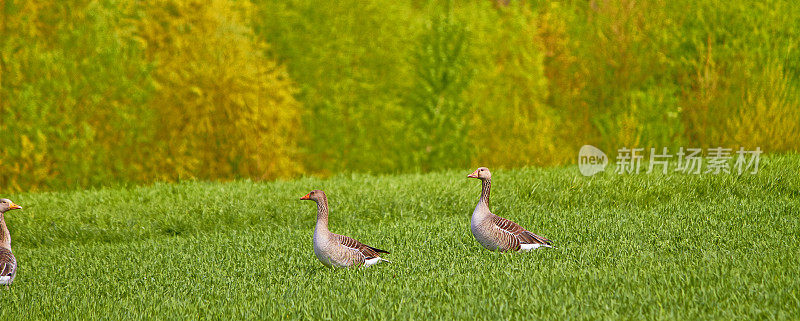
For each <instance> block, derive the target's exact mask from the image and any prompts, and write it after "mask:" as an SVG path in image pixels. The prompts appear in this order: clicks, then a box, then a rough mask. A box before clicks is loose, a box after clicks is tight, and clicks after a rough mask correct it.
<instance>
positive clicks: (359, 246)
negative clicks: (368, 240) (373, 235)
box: [336, 234, 389, 259]
mask: <svg viewBox="0 0 800 321" xmlns="http://www.w3.org/2000/svg"><path fill="white" fill-rule="evenodd" d="M336 241H337V242H339V244H341V245H342V246H344V247H347V248H350V249H353V250H355V251H358V252H359V253H361V255H364V258H365V259H372V258H376V257H379V256H380V254H378V253H389V252H386V251H384V250H381V249H377V248H374V247H371V246H367V245H364V244H363V243H361V242H359V241H356V240H355V239H353V238H351V237H347V236H344V235H338V234H337V235H336Z"/></svg>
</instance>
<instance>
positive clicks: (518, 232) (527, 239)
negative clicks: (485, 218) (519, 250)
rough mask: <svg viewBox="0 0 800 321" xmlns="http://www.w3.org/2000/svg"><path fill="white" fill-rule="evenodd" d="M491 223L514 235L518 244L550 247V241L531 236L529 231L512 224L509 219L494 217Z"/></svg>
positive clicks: (534, 235)
mask: <svg viewBox="0 0 800 321" xmlns="http://www.w3.org/2000/svg"><path fill="white" fill-rule="evenodd" d="M492 221H493V223H494V224H495V225H496V226H497V227H498V228H499V229H500V230H502V231H503V232H506V233H508V234H511V235H514V237H516V238H517V240H518V241H519V243H520V244H545V245H551V244H550V240H548V239H546V238H544V237H541V236H539V235H536V234H533V233H531V232H530V231H528V230H526V229H524V228H523V227H522V226H519V224H517V223H514V222H513V221H511V220H509V219H505V218H502V217H500V216H497V215H495V216H494V217H493V218H492Z"/></svg>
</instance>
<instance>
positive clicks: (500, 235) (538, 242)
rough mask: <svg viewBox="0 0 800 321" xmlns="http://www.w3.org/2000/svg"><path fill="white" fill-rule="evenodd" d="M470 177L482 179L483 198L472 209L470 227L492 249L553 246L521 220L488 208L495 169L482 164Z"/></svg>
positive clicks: (479, 240) (514, 249)
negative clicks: (492, 170) (515, 220)
mask: <svg viewBox="0 0 800 321" xmlns="http://www.w3.org/2000/svg"><path fill="white" fill-rule="evenodd" d="M467 177H469V178H477V179H480V180H481V182H482V190H481V198H480V199H479V200H478V205H477V206H475V211H473V212H472V219H471V220H470V229H472V235H474V236H475V239H476V240H478V243H481V245H483V247H485V248H487V249H489V250H492V251H502V252H506V251H530V250H533V249H537V248H540V247H553V246H552V245H551V243H550V240H548V239H546V238H544V237H541V236H539V235H536V234H533V233H531V232H530V231H528V230H526V229H524V228H522V226H519V224H517V223H514V222H512V221H511V220H507V219H505V218H502V217H500V216H497V215H494V214H492V212H491V211H489V193H490V192H491V190H492V173H491V172H489V169H488V168H486V167H479V168H478V169H476V170H475V171H474V172H472V174H470V175H467Z"/></svg>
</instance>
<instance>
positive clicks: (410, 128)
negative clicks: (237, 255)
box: [0, 0, 800, 192]
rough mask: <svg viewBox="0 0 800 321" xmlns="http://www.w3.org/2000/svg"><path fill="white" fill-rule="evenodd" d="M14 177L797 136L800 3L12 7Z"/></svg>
mask: <svg viewBox="0 0 800 321" xmlns="http://www.w3.org/2000/svg"><path fill="white" fill-rule="evenodd" d="M0 10H1V11H0V191H1V192H9V191H26V190H47V189H66V188H81V187H92V186H104V185H110V184H138V183H147V182H151V181H154V180H165V181H173V180H180V179H192V178H198V179H212V180H226V179H236V178H253V179H276V178H292V177H297V176H299V175H321V176H325V175H331V174H334V173H340V172H351V171H355V172H372V173H394V172H409V171H430V170H436V169H441V168H455V167H472V166H475V165H479V164H480V165H486V166H492V167H519V166H530V165H558V164H565V163H574V162H575V161H576V154H577V151H578V149H579V147H580V146H581V145H583V144H592V145H595V146H598V147H600V148H601V149H604V150H606V151H607V152H611V153H612V154H613V152H614V151H615V150H616V149H617V148H620V147H625V146H629V147H633V146H637V147H677V146H686V147H717V146H726V147H734V148H736V147H739V146H743V147H746V148H749V149H754V148H755V147H761V148H762V149H763V150H766V151H768V152H786V151H797V150H798V147H799V146H800V107H799V105H798V103H799V102H800V48H798V46H799V45H800V23H798V21H800V5H798V4H797V3H796V2H795V1H793V0H781V1H776V0H767V1H752V2H751V1H741V2H740V1H735V2H730V1H722V0H672V1H631V0H621V1H604V0H583V1H561V2H553V1H510V3H509V4H508V5H504V4H503V1H500V2H493V1H488V0H482V1H477V0H476V1H450V2H441V1H421V0H418V1H361V0H358V1H356V0H341V1H318V2H316V1H294V0H290V1H261V0H253V1H244V0H236V1H232V0H208V1H206V0H203V1H200V0H155V1H111V0H99V1H85V0H79V1H55V0H44V1H16V0H0Z"/></svg>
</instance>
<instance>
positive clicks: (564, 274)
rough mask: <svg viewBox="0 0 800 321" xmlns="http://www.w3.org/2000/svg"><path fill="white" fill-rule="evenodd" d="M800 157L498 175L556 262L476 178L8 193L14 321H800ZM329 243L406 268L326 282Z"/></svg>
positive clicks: (0, 308)
mask: <svg viewBox="0 0 800 321" xmlns="http://www.w3.org/2000/svg"><path fill="white" fill-rule="evenodd" d="M798 169H800V156H798V155H786V156H770V157H767V158H765V159H762V164H761V170H760V171H759V172H758V173H757V174H755V175H747V174H745V175H730V174H722V175H683V174H668V175H662V174H638V175H616V174H613V173H611V172H606V173H601V174H598V175H596V176H593V177H588V178H587V177H583V176H581V175H580V174H579V173H578V169H577V168H576V167H575V166H564V167H555V168H547V169H542V168H523V169H514V170H497V171H494V175H493V176H494V184H493V185H494V190H493V193H492V209H493V211H494V212H495V213H497V214H499V215H502V216H505V217H507V218H510V219H512V220H515V221H517V222H519V223H520V224H522V225H523V226H525V227H527V228H528V229H530V230H532V231H534V232H536V233H539V234H541V235H543V236H546V237H548V238H550V239H552V240H553V241H554V243H555V245H556V247H557V248H555V249H546V250H537V251H534V252H531V253H517V254H500V253H493V252H489V251H487V250H484V249H483V248H482V247H480V246H479V245H478V244H477V243H476V242H475V241H474V239H473V237H472V235H471V234H470V231H469V218H470V215H471V213H472V209H473V207H474V205H475V203H476V201H477V198H478V195H479V192H480V186H479V185H480V184H479V183H478V182H477V181H476V180H472V179H467V178H466V175H467V174H468V173H470V172H471V169H466V168H465V169H462V170H446V171H435V172H432V173H425V174H413V173H412V174H402V175H384V176H375V175H366V174H348V175H336V176H333V177H331V178H328V179H319V178H312V177H306V178H300V179H296V180H292V181H275V182H253V181H249V180H239V181H233V182H227V183H214V182H200V181H186V182H179V183H156V184H153V185H149V186H141V187H129V188H114V189H111V188H108V189H93V190H85V191H73V192H43V193H22V194H14V195H7V196H8V197H10V198H11V199H13V200H14V201H15V202H17V203H18V204H20V205H22V206H23V207H24V208H25V209H24V210H22V211H14V212H10V213H8V215H7V218H6V219H7V222H8V225H9V228H10V230H11V234H12V241H13V243H12V245H13V248H14V253H15V254H16V256H17V258H18V260H19V266H20V268H19V273H18V276H17V279H16V281H15V283H14V284H13V285H12V287H11V288H10V289H9V290H5V289H0V302H2V305H0V319H2V320H33V319H77V318H93V319H98V318H103V319H118V318H120V319H146V318H157V319H186V318H192V319H195V318H200V319H223V318H225V319H227V318H234V319H278V318H280V319H364V318H374V319H391V318H400V319H443V320H445V319H452V318H459V319H470V320H472V319H531V318H533V319H557V320H564V319H579V320H584V319H631V320H637V319H659V320H689V319H703V320H710V319H718V320H751V319H764V320H781V319H793V318H796V317H797V316H798V315H800V293H799V291H800V290H798V289H800V265H798V263H797V262H798V261H799V260H800V255H799V254H798V253H800V252H798V250H797V249H798V248H799V247H800V238H798V235H800V218H799V217H798V215H797V213H798V212H800V172H798ZM315 188H319V189H323V190H325V191H326V192H327V193H328V196H329V199H330V202H331V203H330V206H331V229H332V230H333V231H334V232H337V233H342V234H345V235H349V236H353V237H355V238H357V239H359V240H361V241H363V242H364V243H366V244H369V245H372V246H376V247H380V248H384V249H387V250H389V251H391V252H392V254H390V255H388V256H386V257H387V258H388V259H390V260H392V261H393V263H390V264H380V265H377V266H374V267H371V268H368V269H353V270H334V269H329V268H325V267H324V266H323V265H322V264H320V263H319V262H318V261H317V260H316V259H315V257H314V254H313V250H312V248H311V236H312V233H313V228H314V220H315V207H314V206H313V204H312V203H310V202H305V201H300V200H298V198H299V197H300V196H302V195H305V194H306V193H307V192H308V191H310V190H311V189H315Z"/></svg>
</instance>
